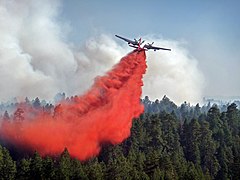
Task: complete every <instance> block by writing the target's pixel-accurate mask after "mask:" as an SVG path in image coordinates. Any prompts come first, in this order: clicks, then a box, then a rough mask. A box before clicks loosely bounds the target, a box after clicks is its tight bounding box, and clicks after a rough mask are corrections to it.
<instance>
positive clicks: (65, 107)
mask: <svg viewBox="0 0 240 180" xmlns="http://www.w3.org/2000/svg"><path fill="white" fill-rule="evenodd" d="M145 58H146V57H145V52H144V51H141V52H132V53H130V54H129V55H127V56H126V57H124V58H123V59H122V60H121V61H120V62H119V63H118V64H117V65H116V66H115V67H114V68H113V69H112V70H111V71H109V72H108V73H107V74H106V75H105V76H102V77H97V78H96V79H95V82H94V84H93V86H92V87H91V88H90V90H89V91H88V92H87V93H86V94H85V95H83V96H79V97H76V98H75V99H74V100H72V102H62V103H61V105H59V106H57V107H56V108H55V112H54V116H53V117H52V116H51V115H50V114H48V113H44V112H42V113H40V114H38V115H37V116H36V117H32V118H30V117H29V116H28V119H25V120H23V121H20V120H19V119H15V120H14V121H13V122H5V121H4V123H3V124H2V126H1V129H0V133H1V136H2V138H3V139H4V140H5V141H7V142H8V143H11V144H14V145H15V146H20V147H23V148H29V149H31V150H37V151H38V152H40V154H41V155H56V154H60V153H61V152H62V151H63V149H64V148H65V147H66V148H68V150H69V152H70V154H71V155H72V156H73V157H77V158H78V159H80V160H85V159H87V158H89V157H92V156H94V155H96V154H98V152H99V151H100V147H101V144H102V143H112V144H116V143H120V142H122V141H123V140H124V139H125V138H127V137H128V136H129V135H130V128H131V126H132V119H133V118H134V117H138V116H139V115H140V114H141V113H142V112H143V110H144V108H143V105H142V104H141V103H140V96H141V94H142V90H141V86H142V85H143V82H142V77H143V74H144V73H145V71H146V61H145ZM26 110H27V108H25V111H26ZM31 113H32V112H28V111H26V112H25V114H27V115H28V114H31Z"/></svg>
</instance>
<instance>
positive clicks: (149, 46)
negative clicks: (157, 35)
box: [115, 35, 171, 51]
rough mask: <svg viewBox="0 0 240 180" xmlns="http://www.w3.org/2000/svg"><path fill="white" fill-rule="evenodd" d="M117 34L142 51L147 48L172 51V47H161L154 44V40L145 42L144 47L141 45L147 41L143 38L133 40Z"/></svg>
mask: <svg viewBox="0 0 240 180" xmlns="http://www.w3.org/2000/svg"><path fill="white" fill-rule="evenodd" d="M115 36H116V37H118V38H120V39H122V40H124V41H126V42H127V43H128V45H129V46H130V47H133V48H136V49H137V50H138V51H141V50H146V51H147V50H150V49H153V50H154V51H156V50H168V51H171V49H168V48H161V47H156V46H153V43H154V42H152V44H150V43H148V44H145V45H144V46H143V47H141V45H142V44H143V43H144V42H145V41H142V39H141V38H139V40H136V39H134V41H133V40H130V39H127V38H124V37H121V36H118V35H115Z"/></svg>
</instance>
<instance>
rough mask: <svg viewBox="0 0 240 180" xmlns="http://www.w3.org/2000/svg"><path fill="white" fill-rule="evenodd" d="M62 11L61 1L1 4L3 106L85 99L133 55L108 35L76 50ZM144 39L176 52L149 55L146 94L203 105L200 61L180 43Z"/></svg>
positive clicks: (25, 0)
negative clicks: (61, 97)
mask: <svg viewBox="0 0 240 180" xmlns="http://www.w3.org/2000/svg"><path fill="white" fill-rule="evenodd" d="M39 7H41V8H39ZM60 10H61V4H60V2H59V1H57V0H53V1H47V0H42V1H37V0H21V1H8V0H1V1H0V88H1V93H0V100H1V101H3V100H4V101H6V100H9V99H11V98H13V97H20V98H25V97H26V96H28V97H29V98H35V97H39V98H42V99H43V98H44V99H47V100H50V99H52V98H53V97H54V95H55V94H56V93H58V92H65V93H66V94H67V95H69V96H71V95H74V94H83V93H84V92H85V91H86V90H87V89H88V88H89V87H90V86H91V85H92V84H93V79H94V78H95V77H96V76H97V75H103V74H104V73H105V72H106V71H107V70H108V69H109V68H111V67H112V66H113V65H114V64H115V63H116V61H117V60H118V59H120V58H121V57H123V56H124V55H125V54H126V53H127V52H128V51H129V50H130V49H129V47H128V46H127V45H126V44H124V43H122V44H121V43H119V42H120V41H118V40H116V39H113V37H114V36H113V35H106V34H102V35H99V36H95V37H92V38H89V39H88V40H86V42H85V43H83V44H82V45H81V46H80V47H74V45H72V44H71V43H69V42H68V41H67V40H68V32H69V29H70V27H69V26H68V25H67V24H66V23H64V22H61V21H59V18H58V17H59V11H60ZM120 35H122V34H120ZM79 36H81V34H79ZM129 38H131V37H129ZM133 38H134V37H133ZM135 38H137V37H135ZM144 39H146V40H148V41H150V42H151V41H154V42H155V44H154V45H156V46H166V47H168V48H171V49H172V51H171V52H164V51H159V52H150V51H149V52H147V56H148V62H147V63H148V67H149V69H148V73H147V75H146V76H145V77H144V87H143V92H144V93H143V95H148V96H150V98H152V99H155V98H161V97H162V96H163V95H165V94H166V95H167V96H169V97H170V98H171V99H172V100H174V101H175V102H177V103H181V102H183V101H185V100H186V101H190V102H195V101H199V100H200V99H201V96H202V94H201V93H202V88H203V77H202V74H201V72H200V71H199V70H198V66H197V60H196V59H194V58H193V57H192V56H191V54H190V53H189V52H188V51H187V50H186V49H184V48H183V46H182V44H181V43H179V42H177V41H173V40H164V39H162V38H158V37H153V36H146V37H144ZM116 41H117V42H118V44H117V43H116Z"/></svg>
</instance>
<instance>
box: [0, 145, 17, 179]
mask: <svg viewBox="0 0 240 180" xmlns="http://www.w3.org/2000/svg"><path fill="white" fill-rule="evenodd" d="M16 172H17V170H16V163H15V162H14V161H13V160H12V157H11V156H10V154H9V152H8V150H7V149H6V148H5V147H3V148H2V146H0V179H9V180H11V179H15V175H16Z"/></svg>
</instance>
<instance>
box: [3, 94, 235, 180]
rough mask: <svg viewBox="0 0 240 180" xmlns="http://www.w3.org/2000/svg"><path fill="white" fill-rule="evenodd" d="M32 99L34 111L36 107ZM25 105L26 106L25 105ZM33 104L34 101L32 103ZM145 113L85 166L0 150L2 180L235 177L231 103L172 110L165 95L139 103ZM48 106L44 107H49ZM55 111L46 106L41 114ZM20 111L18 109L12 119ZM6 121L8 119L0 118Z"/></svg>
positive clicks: (224, 179)
mask: <svg viewBox="0 0 240 180" xmlns="http://www.w3.org/2000/svg"><path fill="white" fill-rule="evenodd" d="M38 101H39V99H35V105H34V106H35V108H38V107H40V104H39V103H38ZM28 103H29V102H28ZM33 103H34V102H33ZM143 103H144V106H145V108H146V109H147V112H145V113H144V114H142V115H141V116H140V117H139V118H138V119H135V120H134V121H133V127H132V129H131V136H130V137H129V138H128V139H127V140H126V141H124V142H123V143H122V144H119V145H116V146H112V145H104V147H103V149H102V152H101V153H100V155H99V156H98V157H95V158H92V159H90V160H88V161H85V162H80V161H79V160H77V159H74V158H72V157H70V154H69V152H68V150H67V149H65V150H64V151H63V152H62V154H61V155H60V157H55V158H52V157H41V156H40V155H39V154H38V153H37V152H35V153H34V155H33V156H32V157H31V158H29V157H28V158H27V157H25V158H18V157H15V156H14V157H15V158H18V159H17V167H16V163H15V161H14V160H13V159H12V158H11V156H10V154H9V152H8V150H7V149H6V148H4V147H1V146H0V180H1V179H36V180H37V179H44V180H45V179H64V180H65V179H75V180H78V179H86V180H87V179H97V180H101V179H146V180H148V179H162V180H167V179H180V180H188V179H189V180H190V179H191V180H192V179H196V180H204V179H209V180H210V179H222V180H227V179H240V113H239V109H237V107H236V104H234V103H233V104H231V105H229V106H228V107H225V108H224V109H226V111H225V112H221V108H218V106H216V105H214V106H212V107H211V106H210V105H209V107H202V108H201V107H200V106H199V104H197V105H196V106H195V107H190V105H189V104H188V103H186V102H185V103H183V104H182V105H181V106H180V107H177V106H176V105H175V104H174V103H173V102H171V101H170V100H169V99H168V98H167V97H166V96H164V98H163V99H162V100H161V101H158V100H156V101H155V102H151V101H150V100H149V99H148V97H145V99H144V100H143ZM48 106H49V107H48ZM48 108H49V111H52V110H53V109H54V107H53V106H52V105H51V106H50V105H46V106H45V111H47V109H48ZM23 115H24V112H23V111H22V110H21V109H17V110H16V111H15V113H14V115H13V119H14V120H16V121H22V120H23V118H24V117H23ZM3 117H4V118H3V119H4V120H5V121H3V122H8V121H7V120H8V118H9V115H8V114H7V113H5V114H4V116H3Z"/></svg>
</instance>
